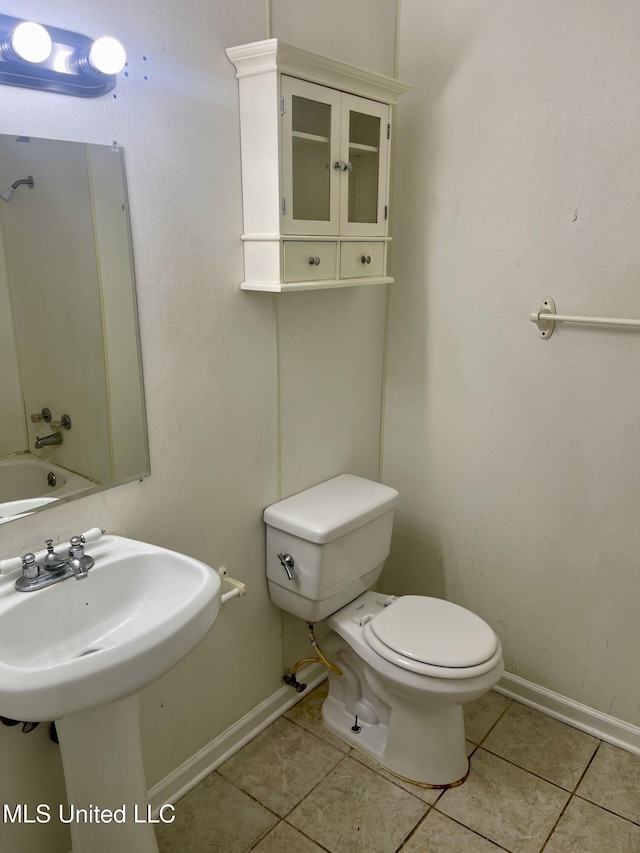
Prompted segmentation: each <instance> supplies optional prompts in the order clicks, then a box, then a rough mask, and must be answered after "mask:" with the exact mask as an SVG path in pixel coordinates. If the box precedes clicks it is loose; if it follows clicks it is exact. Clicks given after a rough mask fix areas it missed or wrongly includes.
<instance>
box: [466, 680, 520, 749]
mask: <svg viewBox="0 0 640 853" xmlns="http://www.w3.org/2000/svg"><path fill="white" fill-rule="evenodd" d="M510 704H511V699H508V698H507V697H506V696H503V695H502V694H501V693H496V692H495V691H494V690H490V691H489V692H488V693H485V694H484V696H481V697H480V698H479V699H476V700H475V702H470V703H469V704H468V705H465V706H464V727H465V733H466V736H467V740H470V741H471V742H472V743H480V741H481V740H482V739H483V738H484V737H485V735H486V734H487V733H488V732H489V730H490V729H491V726H492V725H493V724H494V723H495V722H496V720H497V719H498V718H499V717H500V715H501V714H503V713H504V711H505V710H506V709H507V708H508V707H509V705H510Z"/></svg>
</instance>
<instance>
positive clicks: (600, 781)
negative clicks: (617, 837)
mask: <svg viewBox="0 0 640 853" xmlns="http://www.w3.org/2000/svg"><path fill="white" fill-rule="evenodd" d="M576 793H577V794H578V796H579V797H584V798H585V799H587V800H591V801H592V802H594V803H597V804H598V805H599V806H604V807H605V808H606V809H609V810H610V811H612V812H615V813H616V814H619V815H622V816H623V817H628V818H629V819H630V820H633V821H635V822H636V823H640V756H638V755H632V754H631V753H630V752H625V750H623V749H618V747H617V746H612V745H611V744H608V743H603V744H601V745H600V749H599V750H598V752H597V753H596V757H595V758H594V759H593V761H592V762H591V766H590V767H589V769H588V770H587V772H586V774H585V777H584V779H583V780H582V782H581V783H580V787H579V788H578V790H577V792H576Z"/></svg>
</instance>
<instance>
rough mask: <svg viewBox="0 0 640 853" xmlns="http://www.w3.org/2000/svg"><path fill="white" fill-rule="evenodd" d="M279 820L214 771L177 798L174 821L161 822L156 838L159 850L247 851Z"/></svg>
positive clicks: (195, 852) (199, 852)
mask: <svg viewBox="0 0 640 853" xmlns="http://www.w3.org/2000/svg"><path fill="white" fill-rule="evenodd" d="M230 815H232V816H233V819H232V820H229V816H230ZM276 822H277V818H276V817H274V815H272V814H271V813H270V812H268V811H267V810H266V809H264V808H263V807H262V806H261V805H260V804H259V803H256V802H255V800H252V799H251V797H247V795H246V794H243V793H242V791H239V790H238V789H237V788H236V787H235V786H234V785H232V784H230V783H229V782H227V781H226V780H225V779H223V778H222V777H221V776H219V775H218V774H217V773H212V774H211V775H210V776H207V777H206V778H205V779H204V780H203V781H202V782H201V783H200V784H199V785H197V786H196V787H195V788H194V789H193V790H192V791H190V792H189V793H188V794H187V795H186V796H184V797H183V798H182V799H181V800H178V802H177V803H176V805H175V820H174V822H173V823H168V824H162V823H161V824H158V826H157V827H156V837H157V839H158V847H159V849H160V853H244V851H245V850H249V849H250V847H251V845H252V844H255V842H256V841H258V839H259V838H260V837H261V836H262V835H264V833H265V832H267V831H268V830H269V829H270V828H271V827H272V826H273V825H274V824H275V823H276Z"/></svg>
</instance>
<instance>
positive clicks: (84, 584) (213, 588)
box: [0, 536, 221, 721]
mask: <svg viewBox="0 0 640 853" xmlns="http://www.w3.org/2000/svg"><path fill="white" fill-rule="evenodd" d="M87 553H89V554H90V555H91V556H92V557H94V559H95V565H94V567H93V568H92V569H91V570H90V572H89V575H88V577H87V578H85V579H84V580H80V581H77V580H75V579H74V578H70V579H68V580H65V581H63V582H61V583H58V584H56V585H55V586H51V587H49V588H46V589H41V590H37V591H35V592H16V591H14V589H13V583H11V584H10V585H8V587H7V589H5V590H3V591H1V592H0V714H2V715H3V716H6V717H12V718H13V719H17V720H32V721H38V720H59V719H60V718H61V717H64V716H66V715H68V714H75V713H77V712H80V711H84V710H86V709H89V708H95V707H97V706H100V705H104V704H105V703H108V702H113V701H114V700H117V699H121V698H123V697H125V696H131V695H132V694H134V693H136V692H138V691H139V690H141V689H142V688H143V687H145V686H146V685H148V684H150V683H151V682H153V681H155V679H156V678H158V677H159V676H161V675H163V674H164V673H165V672H167V671H168V670H169V669H171V667H173V666H174V665H175V664H176V663H178V661H179V660H181V658H183V657H184V656H185V655H186V654H188V652H189V651H190V650H191V649H192V648H193V647H194V646H195V645H196V644H197V643H198V642H199V641H200V640H201V639H202V638H203V637H204V635H205V634H206V633H207V631H208V630H209V628H211V626H212V625H213V623H214V621H215V619H216V617H217V615H218V612H219V610H220V605H221V580H220V578H219V576H218V574H217V573H216V572H215V571H214V570H213V569H212V568H210V567H209V566H207V565H205V564H204V563H201V562H199V561H198V560H194V559H193V558H191V557H187V556H185V555H184V554H179V553H176V552H174V551H169V550H167V549H165V548H159V547H156V546H154V545H148V544H146V543H144V542H138V541H135V540H132V539H126V538H123V537H121V536H103V537H102V538H101V539H100V540H99V541H98V542H96V543H94V544H91V545H87Z"/></svg>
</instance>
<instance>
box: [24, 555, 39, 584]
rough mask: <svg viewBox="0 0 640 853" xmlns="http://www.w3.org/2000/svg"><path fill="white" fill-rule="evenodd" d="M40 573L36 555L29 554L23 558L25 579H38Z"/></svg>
mask: <svg viewBox="0 0 640 853" xmlns="http://www.w3.org/2000/svg"><path fill="white" fill-rule="evenodd" d="M39 573H40V569H39V568H38V564H37V562H36V555H35V554H32V553H31V552H28V553H27V554H25V555H24V557H23V558H22V574H23V576H24V577H25V578H29V579H30V580H31V579H33V578H37V577H38V574H39Z"/></svg>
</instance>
